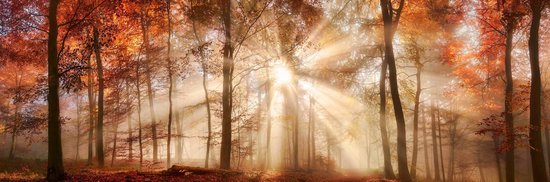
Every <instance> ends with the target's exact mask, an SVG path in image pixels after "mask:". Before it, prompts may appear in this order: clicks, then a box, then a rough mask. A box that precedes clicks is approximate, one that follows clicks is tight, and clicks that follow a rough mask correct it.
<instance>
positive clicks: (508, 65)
mask: <svg viewBox="0 0 550 182" xmlns="http://www.w3.org/2000/svg"><path fill="white" fill-rule="evenodd" d="M517 3H518V0H513V2H512V10H511V11H512V12H514V11H515V6H516V5H517ZM505 15H506V13H505ZM515 16H516V15H515V14H512V15H508V17H509V18H508V21H507V24H506V26H505V29H506V52H505V56H504V70H505V73H506V88H505V100H504V120H505V122H506V135H505V136H506V143H507V144H508V145H509V146H510V147H509V149H508V150H507V151H506V181H507V182H514V181H515V175H514V174H515V170H514V158H515V157H514V148H515V147H514V145H515V144H514V143H515V139H514V109H513V103H512V102H513V99H514V98H513V97H514V82H513V81H514V79H513V77H512V49H513V41H514V31H515V27H516V17H515Z"/></svg>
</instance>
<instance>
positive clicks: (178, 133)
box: [175, 112, 183, 163]
mask: <svg viewBox="0 0 550 182" xmlns="http://www.w3.org/2000/svg"><path fill="white" fill-rule="evenodd" d="M175 115H176V123H175V124H176V136H177V137H176V138H177V140H176V153H175V155H176V158H175V160H176V163H181V162H182V160H183V159H182V154H183V146H182V145H181V143H182V142H181V135H182V125H181V117H180V112H176V113H175Z"/></svg>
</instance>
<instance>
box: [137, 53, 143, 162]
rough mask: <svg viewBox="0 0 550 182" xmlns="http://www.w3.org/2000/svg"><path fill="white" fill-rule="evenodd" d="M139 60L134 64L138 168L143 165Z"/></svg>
mask: <svg viewBox="0 0 550 182" xmlns="http://www.w3.org/2000/svg"><path fill="white" fill-rule="evenodd" d="M139 67H140V64H139V61H138V63H137V65H136V93H137V116H138V142H139V168H140V169H141V166H143V141H142V130H141V90H140V85H141V84H140V79H139V77H140V74H139Z"/></svg>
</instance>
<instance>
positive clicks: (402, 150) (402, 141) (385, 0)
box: [380, 0, 412, 182]
mask: <svg viewBox="0 0 550 182" xmlns="http://www.w3.org/2000/svg"><path fill="white" fill-rule="evenodd" d="M404 4H405V2H404V0H401V1H400V2H399V7H398V8H397V9H394V8H393V7H392V3H391V1H389V0H380V6H381V8H382V18H383V20H384V59H385V60H386V63H387V64H388V71H389V81H390V91H391V97H392V101H393V108H394V113H395V120H396V122H397V159H398V160H397V161H398V162H397V164H398V170H399V179H400V180H401V181H403V182H410V181H412V179H411V175H410V173H409V167H408V164H407V139H406V131H405V116H404V114H403V108H402V106H401V99H400V96H399V86H398V83H397V68H396V65H395V56H394V53H393V42H392V41H393V35H394V33H395V30H396V29H397V25H398V23H399V18H400V17H401V12H402V10H403V6H404Z"/></svg>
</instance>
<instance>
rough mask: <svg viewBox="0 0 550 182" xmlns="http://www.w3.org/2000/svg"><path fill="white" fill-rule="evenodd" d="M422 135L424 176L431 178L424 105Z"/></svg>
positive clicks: (423, 108)
mask: <svg viewBox="0 0 550 182" xmlns="http://www.w3.org/2000/svg"><path fill="white" fill-rule="evenodd" d="M422 121H423V122H422V137H423V142H422V143H423V144H424V164H425V165H426V169H425V170H426V178H427V179H428V180H432V170H431V169H430V157H429V154H428V134H427V133H426V127H428V125H427V124H428V121H427V120H426V117H425V107H422Z"/></svg>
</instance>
